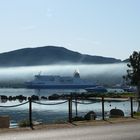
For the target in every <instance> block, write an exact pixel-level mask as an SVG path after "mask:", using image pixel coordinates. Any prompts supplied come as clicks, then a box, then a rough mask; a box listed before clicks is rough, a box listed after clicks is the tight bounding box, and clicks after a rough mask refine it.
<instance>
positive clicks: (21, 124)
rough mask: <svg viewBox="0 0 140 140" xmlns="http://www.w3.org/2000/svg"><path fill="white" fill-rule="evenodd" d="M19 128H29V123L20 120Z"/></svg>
mask: <svg viewBox="0 0 140 140" xmlns="http://www.w3.org/2000/svg"><path fill="white" fill-rule="evenodd" d="M18 126H19V127H29V126H30V122H29V120H22V121H20V122H19V123H18Z"/></svg>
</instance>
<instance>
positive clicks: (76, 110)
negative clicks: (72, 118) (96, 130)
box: [75, 96, 78, 117]
mask: <svg viewBox="0 0 140 140" xmlns="http://www.w3.org/2000/svg"><path fill="white" fill-rule="evenodd" d="M75 115H76V117H77V116H78V109H77V96H75Z"/></svg>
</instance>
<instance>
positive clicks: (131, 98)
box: [130, 97, 133, 118]
mask: <svg viewBox="0 0 140 140" xmlns="http://www.w3.org/2000/svg"><path fill="white" fill-rule="evenodd" d="M130 105H131V117H132V118H133V97H130Z"/></svg>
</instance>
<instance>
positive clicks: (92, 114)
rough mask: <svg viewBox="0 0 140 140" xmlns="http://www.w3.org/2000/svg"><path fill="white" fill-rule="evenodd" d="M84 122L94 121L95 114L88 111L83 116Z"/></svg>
mask: <svg viewBox="0 0 140 140" xmlns="http://www.w3.org/2000/svg"><path fill="white" fill-rule="evenodd" d="M84 119H85V120H95V119H96V113H95V112H94V111H89V112H88V113H87V114H86V115H85V116H84Z"/></svg>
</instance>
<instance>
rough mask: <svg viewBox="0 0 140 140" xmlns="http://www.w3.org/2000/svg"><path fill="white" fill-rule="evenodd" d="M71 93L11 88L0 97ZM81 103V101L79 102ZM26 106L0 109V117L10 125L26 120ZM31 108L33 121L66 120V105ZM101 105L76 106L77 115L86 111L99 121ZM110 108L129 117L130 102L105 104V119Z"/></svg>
mask: <svg viewBox="0 0 140 140" xmlns="http://www.w3.org/2000/svg"><path fill="white" fill-rule="evenodd" d="M70 92H72V91H71V90H40V91H38V90H33V89H24V88H22V89H12V88H1V89H0V95H7V96H16V95H23V96H28V97H29V96H31V95H38V96H40V97H41V96H49V95H52V94H54V93H57V94H64V93H65V94H66V93H67V94H69V93H70ZM74 92H84V91H83V90H80V91H79V90H76V91H74ZM39 102H41V103H56V102H63V101H60V100H59V101H39ZM79 102H81V101H79ZM16 104H20V102H19V101H7V102H6V103H2V102H0V106H9V105H16ZM28 106H29V104H25V105H22V106H19V107H13V108H3V107H0V115H9V116H10V120H11V122H12V123H11V124H13V123H16V124H17V123H18V122H19V121H21V120H24V119H28V115H29V114H28ZM32 107H33V120H34V121H39V122H45V123H55V122H59V121H66V120H67V119H68V103H64V104H60V105H47V106H46V105H39V104H35V103H32ZM101 107H102V104H101V102H100V101H98V102H97V101H95V102H94V103H93V104H89V105H85V104H78V115H79V116H84V115H85V114H86V113H87V112H88V111H92V110H93V111H94V112H96V114H97V118H98V119H101V111H102V108H101ZM112 108H118V109H121V110H123V111H124V112H125V116H130V101H123V102H113V101H112V102H107V101H106V102H105V112H106V117H107V116H108V113H109V110H111V109H112ZM136 109H137V103H136V102H134V111H135V110H136ZM75 112H76V111H75V103H73V116H75Z"/></svg>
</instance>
